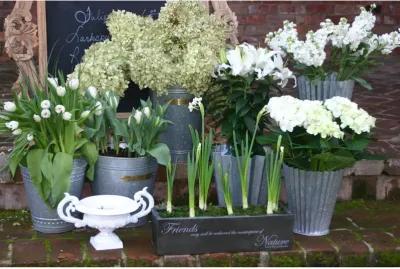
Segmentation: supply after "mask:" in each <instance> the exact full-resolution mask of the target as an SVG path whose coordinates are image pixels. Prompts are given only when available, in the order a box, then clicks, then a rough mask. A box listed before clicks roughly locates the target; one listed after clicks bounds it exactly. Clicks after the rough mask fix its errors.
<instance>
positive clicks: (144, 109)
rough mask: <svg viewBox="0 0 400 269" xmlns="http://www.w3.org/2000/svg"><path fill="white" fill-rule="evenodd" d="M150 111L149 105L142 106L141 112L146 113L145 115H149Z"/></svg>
mask: <svg viewBox="0 0 400 269" xmlns="http://www.w3.org/2000/svg"><path fill="white" fill-rule="evenodd" d="M150 113H151V111H150V108H149V107H147V106H146V107H145V108H143V114H144V115H146V117H150Z"/></svg>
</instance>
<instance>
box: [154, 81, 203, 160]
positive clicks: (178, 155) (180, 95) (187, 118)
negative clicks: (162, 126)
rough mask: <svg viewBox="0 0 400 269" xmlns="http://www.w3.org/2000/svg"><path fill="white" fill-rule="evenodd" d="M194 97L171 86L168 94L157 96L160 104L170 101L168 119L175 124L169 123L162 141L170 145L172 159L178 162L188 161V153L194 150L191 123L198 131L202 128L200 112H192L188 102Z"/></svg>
mask: <svg viewBox="0 0 400 269" xmlns="http://www.w3.org/2000/svg"><path fill="white" fill-rule="evenodd" d="M193 97H194V96H193V95H192V94H189V93H188V92H187V91H186V90H185V89H183V88H179V87H173V88H170V89H169V90H168V94H167V95H163V96H156V97H155V99H156V100H157V101H158V102H159V103H160V104H166V103H168V102H170V105H169V107H168V109H167V113H166V119H167V120H170V121H172V122H173V123H174V124H171V125H169V126H168V128H167V129H166V130H165V132H163V133H162V134H161V136H160V141H161V142H163V143H165V144H167V145H168V147H169V149H170V151H171V157H172V160H173V161H174V162H177V163H186V159H187V153H188V152H190V151H191V150H192V137H191V135H190V131H189V125H191V126H192V127H193V128H194V129H197V130H198V131H200V128H201V117H200V112H199V111H198V110H195V111H193V112H190V111H189V109H188V104H189V103H190V102H191V101H192V99H193ZM153 98H154V96H153Z"/></svg>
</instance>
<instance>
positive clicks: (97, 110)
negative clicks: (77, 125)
mask: <svg viewBox="0 0 400 269" xmlns="http://www.w3.org/2000/svg"><path fill="white" fill-rule="evenodd" d="M95 106H96V108H95V110H94V114H95V115H96V116H101V114H103V105H102V103H101V102H100V101H97V102H96V105H95Z"/></svg>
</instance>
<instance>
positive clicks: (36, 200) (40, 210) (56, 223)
mask: <svg viewBox="0 0 400 269" xmlns="http://www.w3.org/2000/svg"><path fill="white" fill-rule="evenodd" d="M86 166H87V162H86V160H84V159H76V160H74V162H73V167H72V173H71V185H70V190H69V193H70V194H72V195H74V196H77V197H79V196H80V195H81V192H82V187H83V183H84V180H85V171H86ZM21 173H22V178H23V181H24V186H25V192H26V197H27V200H28V207H29V210H30V211H31V216H32V224H33V229H34V230H36V231H38V232H41V233H63V232H67V231H70V230H72V229H74V225H73V224H71V223H68V222H65V221H63V220H62V219H60V217H59V216H58V214H57V208H55V209H52V208H50V207H48V206H47V205H46V204H45V203H44V202H43V200H42V198H41V197H40V196H39V193H38V191H37V189H36V187H35V186H34V185H33V182H32V180H31V176H30V174H29V170H28V168H27V167H23V166H21Z"/></svg>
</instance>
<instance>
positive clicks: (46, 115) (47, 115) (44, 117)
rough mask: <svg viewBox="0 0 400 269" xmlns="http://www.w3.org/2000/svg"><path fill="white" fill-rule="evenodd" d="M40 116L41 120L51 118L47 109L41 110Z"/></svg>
mask: <svg viewBox="0 0 400 269" xmlns="http://www.w3.org/2000/svg"><path fill="white" fill-rule="evenodd" d="M40 116H42V118H43V119H48V118H50V116H51V112H50V110H48V109H43V110H42V112H41V113H40Z"/></svg>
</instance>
